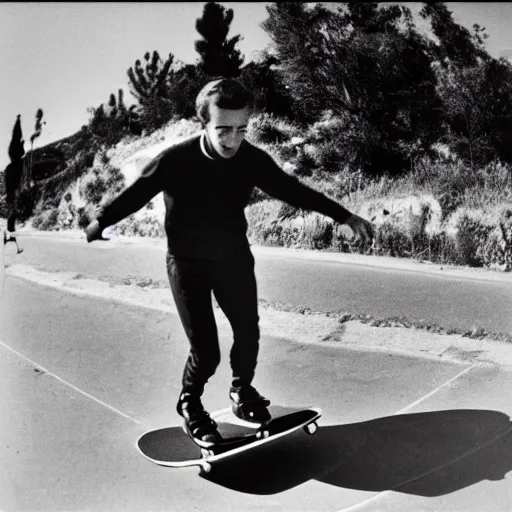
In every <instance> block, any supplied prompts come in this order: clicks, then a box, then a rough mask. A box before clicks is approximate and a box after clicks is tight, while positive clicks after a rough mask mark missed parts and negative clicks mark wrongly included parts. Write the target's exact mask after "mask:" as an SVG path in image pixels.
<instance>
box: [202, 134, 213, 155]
mask: <svg viewBox="0 0 512 512" xmlns="http://www.w3.org/2000/svg"><path fill="white" fill-rule="evenodd" d="M204 138H205V133H204V132H203V133H202V134H201V138H200V139H199V145H200V146H201V151H202V152H203V154H204V155H205V156H206V157H208V158H209V159H210V160H215V158H213V157H212V156H210V155H209V154H208V152H207V151H206V146H205V143H204Z"/></svg>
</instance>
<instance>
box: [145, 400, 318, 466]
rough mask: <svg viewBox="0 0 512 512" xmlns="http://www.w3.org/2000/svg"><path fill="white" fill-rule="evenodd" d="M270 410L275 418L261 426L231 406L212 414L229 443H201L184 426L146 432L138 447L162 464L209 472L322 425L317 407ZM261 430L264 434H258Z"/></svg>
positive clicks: (273, 407)
mask: <svg viewBox="0 0 512 512" xmlns="http://www.w3.org/2000/svg"><path fill="white" fill-rule="evenodd" d="M269 411H270V414H271V415H272V420H271V421H270V423H268V424H267V425H266V426H264V427H261V428H260V425H257V424H249V423H248V422H245V421H242V420H239V419H238V418H236V416H235V415H234V414H233V413H232V412H231V409H221V410H219V411H216V412H214V413H212V414H211V417H212V418H213V419H214V420H215V421H216V422H217V425H218V430H219V432H220V434H221V435H222V437H223V438H224V439H225V442H223V443H221V444H218V445H215V446H213V447H211V448H209V449H205V448H201V447H200V446H199V445H197V444H196V443H195V442H194V441H193V440H192V439H191V438H190V437H189V436H188V434H186V433H185V432H184V431H183V428H182V427H181V426H175V427H166V428H160V429H156V430H151V431H149V432H146V433H145V434H143V435H142V436H141V437H140V438H139V439H138V441H137V447H138V449H139V451H140V452H141V453H142V455H144V456H145V457H146V458H147V459H149V460H150V461H151V462H154V463H155V464H159V465H160V466H166V467H174V468H179V467H189V466H199V468H200V470H201V472H203V473H209V472H210V471H211V469H212V464H214V463H215V462H217V461H220V460H222V459H226V458H228V457H232V456H235V455H237V454H239V453H242V452H245V451H247V450H252V449H255V448H257V447H258V446H261V445H264V444H267V443H271V442H274V441H277V440H278V439H280V438H282V437H284V436H286V435H288V434H291V433H292V432H295V431H297V430H299V429H301V428H303V429H304V431H305V432H307V433H308V434H314V433H315V432H316V430H317V428H318V425H317V423H316V422H317V420H318V418H320V416H321V415H322V411H321V409H319V408H317V407H284V406H270V407H269ZM260 430H261V432H262V433H263V435H257V434H258V432H259V431H260Z"/></svg>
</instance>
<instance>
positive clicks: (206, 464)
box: [201, 462, 212, 474]
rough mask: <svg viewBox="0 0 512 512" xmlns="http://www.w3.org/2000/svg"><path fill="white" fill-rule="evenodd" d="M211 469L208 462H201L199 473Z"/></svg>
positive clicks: (206, 472) (207, 471)
mask: <svg viewBox="0 0 512 512" xmlns="http://www.w3.org/2000/svg"><path fill="white" fill-rule="evenodd" d="M211 470H212V465H211V464H210V463H208V462H204V463H203V464H201V473H205V474H208V473H210V471H211Z"/></svg>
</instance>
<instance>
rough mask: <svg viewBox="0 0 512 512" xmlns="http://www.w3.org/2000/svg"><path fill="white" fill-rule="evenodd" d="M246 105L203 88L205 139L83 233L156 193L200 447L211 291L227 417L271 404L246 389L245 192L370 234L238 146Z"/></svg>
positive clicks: (192, 429) (185, 146) (234, 88)
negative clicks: (220, 322) (228, 341)
mask: <svg viewBox="0 0 512 512" xmlns="http://www.w3.org/2000/svg"><path fill="white" fill-rule="evenodd" d="M253 102H254V98H253V95H252V93H251V92H250V91H248V90H247V89H245V88H244V87H243V86H242V85H241V84H240V82H238V81H237V80H235V79H221V80H214V81H212V82H209V83H208V84H207V85H206V86H205V87H204V88H203V89H202V90H201V91H200V93H199V95H198V96H197V99H196V113H197V117H198V118H199V120H200V121H201V124H202V126H203V132H202V133H201V134H198V135H196V136H193V137H191V138H189V139H187V140H186V141H184V142H181V143H179V144H176V145H174V146H172V147H169V148H167V149H165V150H164V151H162V152H161V153H160V154H159V155H157V156H156V157H155V158H154V159H153V160H152V161H151V162H150V163H149V164H148V165H146V167H145V168H144V169H143V171H142V174H141V176H140V177H139V178H138V180H136V181H135V182H134V183H133V184H132V185H131V186H129V187H127V188H126V189H125V190H124V191H123V192H122V193H121V194H119V195H118V196H117V197H116V198H115V199H113V200H112V201H111V202H110V203H109V204H108V205H106V206H105V207H104V208H103V210H102V211H101V213H100V214H99V215H98V216H97V218H96V220H93V221H92V222H91V223H90V224H89V226H87V228H86V235H87V241H88V242H92V241H93V240H101V239H104V235H103V230H104V229H105V228H106V227H108V226H112V225H114V224H115V223H117V222H119V221H120V220H121V219H124V218H125V217H128V216H129V215H131V214H132V213H135V212H136V211H137V210H139V209H140V208H142V207H143V206H144V205H146V204H147V203H148V202H149V201H150V200H151V199H152V198H153V197H154V196H156V195H157V194H158V193H159V192H163V193H164V201H165V206H166V213H165V231H166V234H167V245H168V251H167V273H168V277H169V282H170V286H171V290H172V293H173V296H174V300H175V302H176V305H177V309H178V312H179V315H180V318H181V321H182V324H183V327H184V330H185V333H186V335H187V337H188V339H189V342H190V353H189V356H188V359H187V361H186V364H185V370H184V372H183V378H182V390H181V393H180V395H179V398H178V403H177V406H176V408H177V411H178V413H179V414H180V415H181V416H182V417H183V418H184V424H185V427H186V430H187V432H188V434H189V435H190V436H191V437H192V438H194V439H196V440H199V441H202V442H207V443H210V442H211V443H216V442H218V441H219V440H221V439H222V438H221V437H220V433H219V432H218V430H217V425H216V423H215V421H214V420H213V419H212V418H211V417H210V415H209V413H208V412H206V411H205V410H204V408H203V405H202V403H201V396H202V394H203V392H204V387H205V384H206V383H207V381H208V380H209V379H210V377H212V376H213V374H214V373H215V371H216V369H217V366H218V365H219V362H220V356H221V355H220V349H219V339H218V335H217V326H216V322H215V317H214V312H213V307H212V293H213V294H214V295H215V297H216V299H217V302H218V304H219V306H220V307H221V309H222V311H223V312H224V313H225V315H226V317H227V318H228V320H229V322H230V324H231V327H232V330H233V338H234V339H233V345H232V348H231V354H230V362H231V369H232V381H231V387H230V389H229V395H228V396H229V398H230V400H231V402H232V409H233V412H234V414H235V415H236V416H238V417H239V418H241V419H243V420H246V421H250V422H253V423H259V424H262V423H267V422H268V421H270V413H269V411H268V409H267V407H268V405H270V401H269V400H268V399H266V398H264V397H263V396H261V395H260V394H259V392H258V391H257V390H256V389H255V388H254V387H253V386H252V381H253V378H254V375H255V369H256V363H257V358H258V351H259V338H260V330H259V316H258V299H257V290H256V278H255V273H254V257H253V255H252V252H251V250H250V244H249V241H248V239H247V219H246V218H245V212H244V209H245V207H246V206H247V204H248V202H249V199H250V196H251V193H252V191H253V189H254V188H255V187H258V188H260V189H261V190H263V191H264V192H266V193H267V194H269V195H271V196H273V197H276V198H277V199H280V200H282V201H286V202H287V203H289V204H292V205H294V206H296V207H298V208H303V209H305V210H313V211H316V212H319V213H322V214H324V215H328V216H329V217H331V218H332V219H334V220H335V221H336V222H339V223H341V224H346V225H348V226H349V227H350V228H351V229H352V231H353V232H354V234H355V235H356V236H358V237H360V239H362V241H363V242H366V243H369V242H370V241H371V240H372V239H373V237H374V228H373V225H372V224H371V223H370V222H369V221H367V220H365V219H363V218H361V217H359V216H357V215H355V214H353V213H351V212H349V211H348V210H346V209H345V208H344V207H343V206H341V205H340V204H338V203H336V202H335V201H333V200H331V199H329V198H328V197H326V196H325V195H323V194H321V193H320V192H317V191H316V190H314V189H312V188H309V187H308V186H306V185H305V184H303V183H302V182H300V181H299V180H298V179H296V178H294V177H293V176H290V175H288V174H287V173H286V172H284V171H283V170H282V169H281V168H280V167H279V166H278V165H277V164H276V163H275V162H274V160H273V159H272V158H271V156H270V155H268V154H267V153H266V152H265V151H263V150H262V149H259V148H257V147H256V146H254V145H252V144H250V143H249V142H248V141H246V140H245V134H246V131H247V126H248V124H249V120H250V117H251V115H252V113H253Z"/></svg>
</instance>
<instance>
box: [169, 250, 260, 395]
mask: <svg viewBox="0 0 512 512" xmlns="http://www.w3.org/2000/svg"><path fill="white" fill-rule="evenodd" d="M167 274H168V276H169V282H170V285H171V290H172V293H173V296H174V300H175V302H176V306H177V309H178V313H179V315H180V318H181V322H182V324H183V327H184V329H185V333H186V335H187V337H188V339H189V342H190V353H189V355H188V358H187V361H186V364H185V370H184V372H183V379H182V384H183V392H186V393H191V394H194V395H198V396H201V395H202V394H203V391H204V386H205V384H206V383H207V382H208V380H209V378H210V377H211V376H212V375H213V374H214V373H215V370H216V369H217V366H218V365H219V363H220V348H219V339H218V334H217V325H216V322H215V317H214V313H213V305H212V292H213V294H214V296H215V298H216V300H217V303H218V304H219V306H220V308H221V309H222V311H223V312H224V314H225V315H226V318H227V319H228V320H229V322H230V324H231V328H232V330H233V345H232V348H231V352H230V362H231V369H232V373H233V381H232V385H233V386H240V385H245V384H250V383H251V381H252V379H253V378H254V372H255V369H256V363H257V358H258V350H259V337H260V331H259V324H258V323H259V316H258V298H257V290H256V278H255V275H254V257H253V255H252V253H251V251H250V248H249V247H248V246H247V247H243V248H242V249H239V250H237V251H235V252H234V253H233V254H232V255H231V256H229V257H228V258H226V259H224V260H220V261H213V260H206V259H188V258H186V259H185V258H178V257H175V256H172V255H170V254H167Z"/></svg>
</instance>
